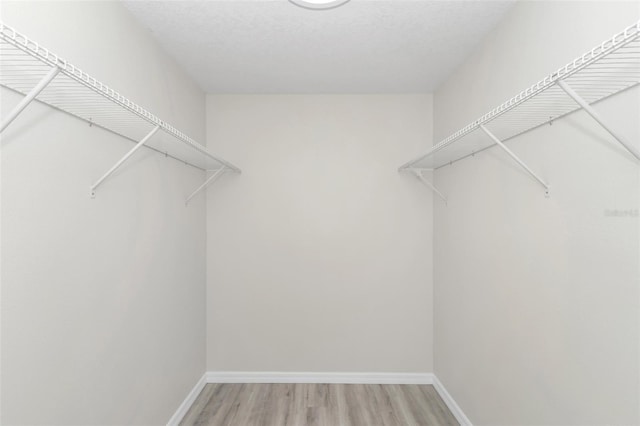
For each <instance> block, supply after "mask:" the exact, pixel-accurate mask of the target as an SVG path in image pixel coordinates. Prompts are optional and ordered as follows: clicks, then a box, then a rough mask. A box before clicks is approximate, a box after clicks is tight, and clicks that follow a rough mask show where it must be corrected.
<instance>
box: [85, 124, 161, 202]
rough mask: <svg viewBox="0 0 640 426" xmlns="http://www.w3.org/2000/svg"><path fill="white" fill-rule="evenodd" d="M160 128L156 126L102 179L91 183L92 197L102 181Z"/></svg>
mask: <svg viewBox="0 0 640 426" xmlns="http://www.w3.org/2000/svg"><path fill="white" fill-rule="evenodd" d="M159 129H160V126H156V127H154V128H153V129H152V130H151V131H150V132H149V133H148V134H147V136H145V137H144V138H142V139H141V140H140V142H138V143H137V144H136V146H134V147H133V148H131V150H130V151H129V152H127V153H126V154H125V155H124V157H122V158H121V159H120V160H119V161H118V162H117V163H116V164H114V165H113V167H111V168H110V169H109V170H108V171H107V172H106V173H105V174H104V175H103V176H102V177H101V178H100V179H98V180H97V181H96V183H94V184H93V185H91V189H90V191H89V195H90V196H91V198H95V197H96V189H98V187H99V186H100V185H102V183H103V182H104V181H105V180H106V179H107V178H108V177H109V176H111V175H112V174H113V172H115V171H116V170H118V168H119V167H120V166H122V164H123V163H124V162H125V161H127V160H128V159H129V157H131V156H132V155H133V154H134V153H135V152H136V151H137V150H138V149H140V148H142V146H144V144H145V143H147V141H148V140H149V139H151V136H153V135H155V134H156V132H157V131H158V130H159Z"/></svg>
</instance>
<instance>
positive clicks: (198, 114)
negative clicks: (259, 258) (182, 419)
mask: <svg viewBox="0 0 640 426" xmlns="http://www.w3.org/2000/svg"><path fill="white" fill-rule="evenodd" d="M1 12H2V19H3V20H4V21H5V22H6V23H7V24H9V25H12V26H15V27H16V28H17V29H18V30H20V31H22V32H24V33H26V34H27V35H29V36H30V37H32V38H33V39H35V40H36V41H39V42H41V43H42V44H43V45H45V46H46V47H49V48H50V49H51V50H52V51H54V52H56V53H58V54H60V55H63V57H65V58H66V59H69V60H70V61H72V62H73V63H74V64H76V65H77V66H79V67H81V68H82V69H83V70H85V71H87V72H89V73H90V74H93V75H94V76H96V77H97V78H99V79H101V80H103V81H104V82H105V83H107V84H109V85H110V86H112V87H113V88H114V89H116V90H118V91H121V92H122V93H123V94H125V95H127V96H129V97H130V98H131V99H132V100H133V101H135V102H138V103H139V104H141V105H143V106H145V107H147V108H148V109H150V110H151V111H152V112H154V113H156V114H157V115H158V116H159V117H161V118H162V119H165V120H167V121H169V122H171V123H172V124H174V125H175V126H176V127H178V128H180V129H181V130H183V131H185V133H187V134H189V135H191V136H192V137H194V138H196V139H200V140H204V133H205V126H204V110H205V99H204V95H203V93H202V92H201V91H200V90H199V89H198V88H197V87H196V86H195V85H194V84H193V83H192V82H191V81H190V80H189V79H188V78H187V77H186V76H185V74H184V73H183V72H182V71H180V69H179V68H178V67H177V65H176V64H175V63H174V62H172V61H171V60H170V59H169V58H168V57H167V55H166V54H164V53H163V52H162V51H161V50H160V49H159V48H158V46H157V45H156V44H155V42H154V41H153V40H152V38H151V36H150V35H149V34H148V33H147V32H146V31H145V30H143V29H142V28H141V27H140V26H139V25H138V24H137V23H136V22H135V21H134V20H133V18H131V17H130V16H129V14H128V12H127V11H126V10H125V9H124V8H123V7H122V6H121V5H120V4H119V3H118V2H60V1H56V2H6V1H3V2H2V8H1ZM0 95H1V96H2V114H6V113H7V112H8V111H9V110H10V108H11V107H12V106H13V105H15V104H16V103H17V102H18V101H19V99H20V96H18V95H16V94H15V93H12V92H9V91H7V90H5V89H2V92H0ZM132 146H133V144H132V143H131V142H130V141H127V140H124V139H123V138H121V137H119V136H115V135H113V134H111V133H108V132H106V131H104V130H102V129H99V128H96V127H89V126H87V125H86V124H85V123H83V122H82V121H80V120H78V119H75V118H73V117H70V116H68V115H65V114H63V113H60V112H57V111H54V110H52V109H50V108H48V107H45V106H43V105H38V104H34V105H31V106H30V107H29V109H28V110H27V111H25V112H24V114H23V115H22V116H20V117H19V118H18V119H17V120H16V121H15V122H14V123H13V124H12V125H11V126H10V127H9V128H8V129H7V130H6V132H5V133H4V134H3V137H2V163H1V166H2V173H1V178H2V198H1V201H2V222H1V223H2V258H1V263H2V271H1V278H2V288H1V290H2V305H1V310H2V314H1V315H2V317H1V319H2V328H1V331H2V340H1V344H2V352H1V354H2V365H1V367H2V377H1V387H2V399H1V403H2V406H1V412H2V414H1V418H0V421H1V422H2V424H6V425H19V424H30V425H34V424H47V425H73V424H76V425H89V424H102V425H109V424H110V425H116V424H120V425H124V424H145V425H150V424H164V423H166V422H167V421H168V420H169V418H170V416H171V415H172V414H173V412H174V411H175V410H176V408H177V407H178V405H179V404H180V403H181V402H182V400H183V399H184V397H185V396H186V395H187V393H188V392H189V390H190V389H191V388H192V387H193V385H194V384H195V383H196V381H197V380H198V379H199V378H200V377H201V375H202V373H203V372H204V370H205V290H206V288H205V249H206V247H205V202H204V197H201V198H199V199H197V200H194V202H193V203H191V204H190V205H189V207H188V208H185V205H184V199H185V197H186V196H187V195H188V194H189V192H190V191H191V190H193V189H194V188H195V187H196V186H197V185H198V184H199V183H200V182H201V181H202V179H203V178H204V173H203V172H202V171H200V170H197V169H195V168H192V167H189V166H185V165H184V164H182V163H180V162H178V161H175V160H172V159H166V158H164V156H162V155H160V154H157V153H155V152H153V151H149V150H146V149H143V150H142V151H139V152H138V153H137V154H136V155H135V157H133V158H132V159H131V161H130V163H129V164H126V165H125V166H124V167H123V168H122V169H121V171H119V172H118V173H117V174H116V175H114V176H113V178H112V179H110V180H109V181H107V182H106V183H105V184H104V185H103V186H102V187H101V188H100V189H99V193H98V195H97V197H96V198H95V199H93V200H92V199H90V198H89V197H88V188H89V185H90V184H91V183H92V182H93V181H94V180H95V179H97V178H98V177H100V176H101V174H102V173H103V172H104V171H105V170H107V169H108V168H109V167H110V166H111V165H112V164H113V163H115V162H116V161H117V160H118V159H119V158H120V157H121V156H122V155H123V154H124V153H125V152H126V151H127V150H129V149H130V148H131V147H132Z"/></svg>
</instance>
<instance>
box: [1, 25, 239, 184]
mask: <svg viewBox="0 0 640 426" xmlns="http://www.w3.org/2000/svg"><path fill="white" fill-rule="evenodd" d="M51 76H53V78H52V79H51V80H50V81H47V80H49V79H48V78H47V77H51ZM43 82H44V88H43V89H42V91H40V92H39V93H37V95H36V96H35V99H36V100H38V101H40V102H43V103H45V104H47V105H49V106H51V107H53V108H56V109H58V110H61V111H64V112H66V113H69V114H71V115H74V116H76V117H78V118H80V119H82V120H85V121H87V122H89V123H93V124H95V125H97V126H99V127H102V128H104V129H107V130H109V131H111V132H114V133H117V134H119V135H121V136H123V137H125V138H127V139H130V140H132V141H136V142H138V141H140V140H142V139H144V138H145V137H146V136H147V135H149V134H151V133H153V134H152V136H153V137H149V138H147V139H146V140H145V143H144V144H143V145H145V146H147V147H149V148H151V149H154V150H156V151H159V152H161V153H164V154H165V155H167V156H170V157H173V158H175V159H178V160H180V161H183V162H185V163H187V164H190V165H192V166H194V167H197V168H200V169H203V170H221V169H222V170H232V171H235V172H240V169H238V168H237V167H236V166H234V165H233V164H231V163H229V162H227V161H225V160H223V159H220V158H218V157H215V156H214V155H212V154H211V153H209V152H208V151H207V150H206V149H205V147H204V146H202V145H201V144H199V143H198V142H196V141H194V140H193V139H191V138H190V137H189V136H187V135H185V134H184V133H182V132H180V131H179V130H177V129H176V128H175V127H173V126H171V125H170V124H169V123H167V122H165V121H163V120H161V119H159V118H158V117H156V116H155V115H153V114H151V113H150V112H149V111H147V110H145V109H144V108H142V107H140V106H139V105H137V104H135V103H133V102H132V101H130V100H129V99H127V98H125V97H124V96H122V95H121V94H119V93H118V92H116V91H114V90H113V89H111V88H109V87H108V86H106V85H105V84H103V83H101V82H99V81H98V80H96V79H95V78H93V77H91V76H90V75H88V74H86V73H85V72H83V71H81V70H80V69H78V68H77V67H75V66H73V65H72V64H70V63H69V62H67V61H66V60H64V59H62V58H60V57H59V56H57V55H55V54H53V53H52V52H50V51H49V50H47V49H45V48H44V47H42V46H40V45H39V44H38V43H36V42H34V41H32V40H30V39H29V38H27V37H26V36H25V35H23V34H20V33H19V32H17V31H16V30H15V29H13V28H11V27H9V26H7V25H5V24H4V23H2V22H0V85H2V86H4V87H6V88H9V89H11V90H13V91H16V92H19V93H21V94H24V95H27V97H28V95H29V94H30V92H32V90H33V89H34V87H36V86H37V85H38V84H42V83H43ZM26 103H28V100H27V101H26ZM19 112H20V111H17V113H16V116H17V114H19ZM13 118H15V117H12V118H11V119H10V120H8V121H9V122H10V121H11V120H12V119H13ZM3 121H4V119H3ZM8 124H9V123H8V122H4V123H3V128H4V127H6V126H7V125H8ZM156 128H157V130H160V131H154V130H155V129H156ZM131 153H132V152H131ZM125 159H126V158H125ZM105 177H106V176H105Z"/></svg>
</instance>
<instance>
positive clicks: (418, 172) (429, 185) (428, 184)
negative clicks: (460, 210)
mask: <svg viewBox="0 0 640 426" xmlns="http://www.w3.org/2000/svg"><path fill="white" fill-rule="evenodd" d="M404 170H407V171H410V172H411V173H413V174H414V175H415V177H416V178H418V180H419V181H420V182H422V183H423V184H424V185H425V186H426V187H427V188H429V189H431V190H432V191H433V192H434V193H435V194H436V195H437V196H438V197H440V198H442V201H444V203H445V204H447V197H445V195H444V194H443V193H442V192H440V191H439V190H438V188H436V187H435V185H434V184H432V183H431V182H429V181H428V180H427V179H426V178H425V177H424V175H423V174H422V173H423V172H424V170H423V169H413V168H407V169H404Z"/></svg>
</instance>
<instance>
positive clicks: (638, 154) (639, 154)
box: [557, 80, 640, 160]
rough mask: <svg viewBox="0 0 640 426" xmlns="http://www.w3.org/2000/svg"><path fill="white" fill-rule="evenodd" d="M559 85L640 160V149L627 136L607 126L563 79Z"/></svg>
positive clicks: (559, 81)
mask: <svg viewBox="0 0 640 426" xmlns="http://www.w3.org/2000/svg"><path fill="white" fill-rule="evenodd" d="M557 83H558V86H560V88H561V89H562V90H564V91H565V92H566V94H567V95H569V96H570V97H571V98H572V99H573V100H574V101H576V103H577V104H578V105H580V107H581V108H582V109H583V110H585V111H586V112H587V113H588V114H589V115H590V116H591V117H592V118H593V119H594V120H595V121H597V122H598V124H600V125H601V126H602V127H603V128H604V129H605V130H606V131H607V132H609V133H610V134H611V136H613V137H614V138H615V139H616V140H617V141H618V142H619V143H620V145H622V146H623V147H624V148H625V149H626V150H627V151H629V152H630V153H631V154H632V155H633V156H634V157H636V159H638V160H640V151H638V150H637V149H636V148H635V147H634V146H633V145H632V144H631V143H630V142H629V141H628V140H627V139H626V138H625V137H623V136H622V135H620V134H619V133H616V132H615V131H614V130H613V129H612V128H611V127H609V126H607V124H606V123H605V122H604V120H603V119H602V117H601V116H600V114H598V112H597V111H596V110H594V109H593V108H592V107H591V105H589V104H588V103H587V101H585V100H584V99H583V98H582V97H581V96H580V95H578V94H577V93H576V92H575V90H573V89H572V88H571V86H569V85H568V84H567V83H566V82H564V81H562V80H558V81H557Z"/></svg>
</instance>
